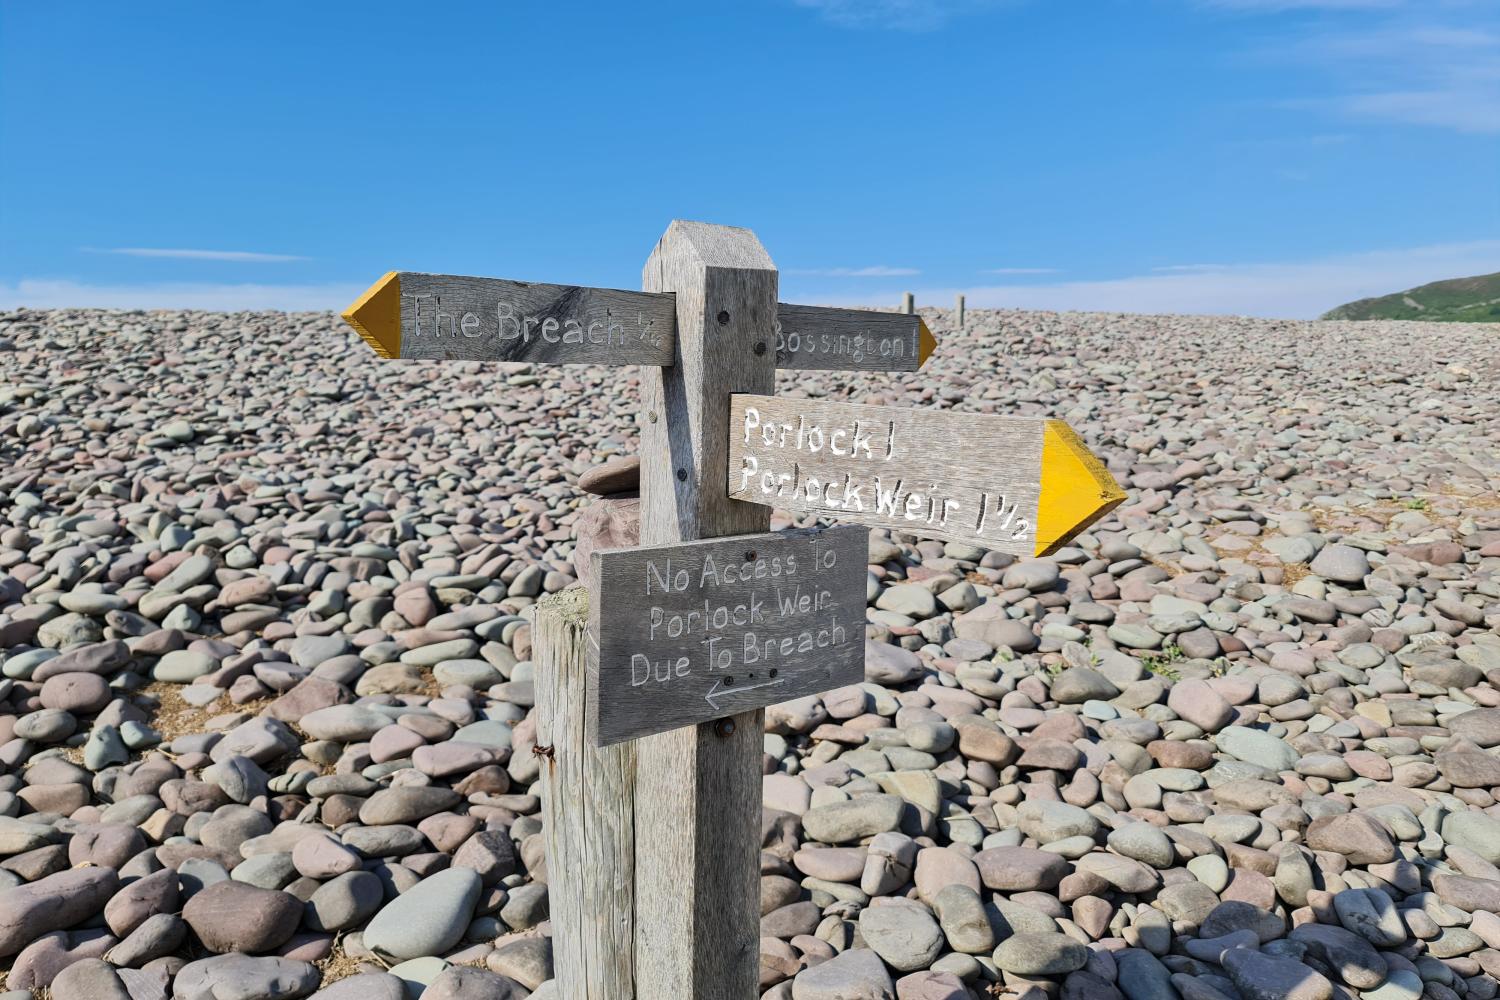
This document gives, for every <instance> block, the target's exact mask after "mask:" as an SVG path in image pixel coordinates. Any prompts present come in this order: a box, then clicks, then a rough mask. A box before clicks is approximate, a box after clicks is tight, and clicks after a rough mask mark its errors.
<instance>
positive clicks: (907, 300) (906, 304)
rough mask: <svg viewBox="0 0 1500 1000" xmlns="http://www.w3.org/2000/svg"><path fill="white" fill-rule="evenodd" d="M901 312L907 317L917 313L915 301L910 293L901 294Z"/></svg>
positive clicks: (914, 297)
mask: <svg viewBox="0 0 1500 1000" xmlns="http://www.w3.org/2000/svg"><path fill="white" fill-rule="evenodd" d="M901 311H902V312H904V313H906V315H908V316H910V315H912V314H913V313H915V312H916V311H917V299H916V296H914V295H912V293H911V292H902V293H901Z"/></svg>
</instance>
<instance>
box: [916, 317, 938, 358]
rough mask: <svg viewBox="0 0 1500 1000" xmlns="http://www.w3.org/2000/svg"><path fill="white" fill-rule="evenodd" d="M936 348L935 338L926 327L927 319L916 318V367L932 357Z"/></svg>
mask: <svg viewBox="0 0 1500 1000" xmlns="http://www.w3.org/2000/svg"><path fill="white" fill-rule="evenodd" d="M935 350H937V338H936V337H934V336H933V335H932V331H931V330H929V329H927V321H926V320H923V319H918V320H917V367H918V368H921V367H922V366H923V365H925V364H926V363H927V359H928V358H930V357H932V352H933V351H935Z"/></svg>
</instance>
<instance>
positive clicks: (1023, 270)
mask: <svg viewBox="0 0 1500 1000" xmlns="http://www.w3.org/2000/svg"><path fill="white" fill-rule="evenodd" d="M979 273H980V274H1059V273H1061V272H1059V271H1058V269H1057V268H1055V267H991V268H988V269H986V270H983V271H980V272H979Z"/></svg>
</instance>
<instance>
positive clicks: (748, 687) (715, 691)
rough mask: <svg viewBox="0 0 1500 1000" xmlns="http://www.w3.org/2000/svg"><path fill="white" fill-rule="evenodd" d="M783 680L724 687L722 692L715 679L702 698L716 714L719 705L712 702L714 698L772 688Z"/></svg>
mask: <svg viewBox="0 0 1500 1000" xmlns="http://www.w3.org/2000/svg"><path fill="white" fill-rule="evenodd" d="M783 679H784V678H778V679H776V680H774V681H761V682H760V683H759V684H745V685H743V686H741V687H737V688H733V689H730V688H727V687H726V688H724V689H723V690H720V689H719V685H720V683H721V682H720V681H719V680H717V679H715V680H714V686H713V687H712V688H711V689H710V690H709V692H708V694H706V695H704V696H703V700H704V701H706V702H708V704H709V707H711V708H712V709H713V710H714V711H715V712H717V711H718V710H719V703H718V702H716V701H714V699H715V698H725V697H728V696H729V695H732V694H739V693H740V692H741V691H754V690H755V689H756V688H764V687H774V686H776V685H777V684H780V683H781V681H782V680H783Z"/></svg>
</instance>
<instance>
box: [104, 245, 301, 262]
mask: <svg viewBox="0 0 1500 1000" xmlns="http://www.w3.org/2000/svg"><path fill="white" fill-rule="evenodd" d="M81 249H82V250H83V252H84V253H110V254H119V255H120V256H122V257H162V258H166V259H168V260H219V261H229V262H231V263H236V264H287V263H291V262H293V261H299V260H311V259H312V258H310V257H299V256H297V255H296V254H290V253H254V252H252V251H249V250H173V249H159V248H156V247H82V248H81Z"/></svg>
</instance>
